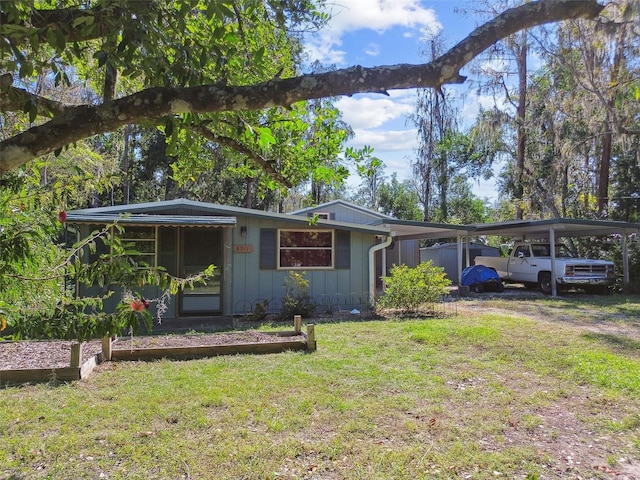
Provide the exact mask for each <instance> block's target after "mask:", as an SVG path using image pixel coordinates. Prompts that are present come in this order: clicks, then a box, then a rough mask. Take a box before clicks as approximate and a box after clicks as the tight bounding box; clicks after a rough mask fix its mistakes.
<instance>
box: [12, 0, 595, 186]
mask: <svg viewBox="0 0 640 480" xmlns="http://www.w3.org/2000/svg"><path fill="white" fill-rule="evenodd" d="M1 5H2V11H1V12H0V15H1V16H2V18H1V22H0V25H1V26H0V34H1V37H2V38H1V41H2V43H3V48H2V49H0V51H1V52H2V54H1V56H0V60H1V61H2V67H1V74H2V75H1V79H0V100H1V101H2V114H3V120H2V121H3V138H2V141H1V142H0V174H3V173H6V172H10V171H12V170H14V169H16V168H18V167H20V166H22V165H24V164H25V163H26V162H28V161H29V160H32V159H34V158H37V157H40V156H43V155H46V154H49V153H53V152H57V151H60V150H61V149H63V148H65V147H67V146H68V145H70V144H73V143H75V142H79V141H81V140H83V139H85V138H88V137H91V136H93V135H96V134H102V133H106V132H111V131H114V130H116V129H118V128H120V127H122V126H124V125H129V124H148V125H156V126H157V125H161V126H164V127H165V133H166V134H167V136H168V137H171V136H172V135H176V134H175V132H176V131H177V129H176V128H175V127H176V123H179V126H180V127H181V128H190V130H189V131H190V132H191V134H190V135H194V136H198V135H199V136H207V135H209V136H210V138H209V139H210V140H212V141H218V142H220V143H224V144H226V145H227V146H228V147H229V148H232V149H236V150H239V151H243V150H244V151H245V152H250V153H251V155H249V158H251V160H252V161H253V162H257V163H259V164H260V166H261V167H262V168H264V169H265V170H269V171H271V172H272V175H273V177H274V179H276V181H280V180H281V179H282V178H283V176H282V171H281V170H282V168H281V165H279V164H278V162H277V161H276V159H273V158H267V157H265V156H264V155H263V154H264V151H265V150H266V148H265V147H267V146H268V145H269V144H272V143H274V142H275V141H276V139H275V137H273V134H272V133H271V129H270V128H269V127H270V123H269V118H270V115H272V114H273V113H274V112H275V111H278V108H277V107H284V108H285V109H287V108H290V107H291V106H292V105H294V104H296V103H297V102H301V101H304V100H310V99H317V98H325V97H333V96H339V95H353V94H355V93H365V92H374V93H380V94H386V93H387V91H388V90H391V89H407V88H415V87H427V88H439V87H441V86H442V85H445V84H449V83H462V82H464V80H465V77H463V76H462V75H461V74H460V70H461V69H462V68H463V67H464V66H465V65H467V64H468V63H469V62H470V61H471V60H472V59H473V58H475V57H476V56H477V55H479V54H480V53H481V52H483V51H484V50H485V49H487V48H488V47H490V46H491V45H493V44H495V43H496V42H497V41H498V40H500V39H502V38H505V37H507V36H509V35H511V34H513V33H515V32H518V31H520V30H522V29H525V28H530V27H533V26H537V25H542V24H546V23H550V22H557V21H561V20H566V19H576V18H587V19H595V18H596V17H597V16H598V14H599V13H600V11H601V10H602V8H603V7H602V6H601V5H599V4H598V3H597V2H596V1H595V0H587V1H585V0H541V1H538V2H528V3H525V4H524V5H522V6H519V7H516V8H513V9H509V10H507V11H505V12H503V13H501V14H500V15H498V16H497V17H496V18H494V19H493V20H491V21H489V22H487V23H486V24H484V25H483V26H481V27H479V28H477V29H476V30H475V31H473V32H471V33H470V35H469V36H468V37H466V38H465V39H464V40H462V41H461V42H460V43H458V44H457V45H456V46H454V47H453V48H451V49H450V50H449V51H447V52H446V53H444V54H443V55H441V56H440V57H438V58H436V59H435V60H433V61H431V62H429V63H427V64H422V65H407V64H402V65H392V66H380V67H374V68H363V67H360V66H355V67H351V68H347V69H342V70H334V71H329V72H323V73H313V74H307V75H300V74H299V73H298V72H297V71H296V68H295V65H296V61H295V60H296V59H297V56H299V55H300V49H301V44H300V42H299V34H300V29H305V28H318V27H319V26H321V25H322V23H323V21H324V20H325V19H326V17H324V15H323V14H322V13H320V10H319V6H320V5H319V3H318V2H314V1H312V0H287V1H276V0H267V1H262V2H252V1H236V2H231V1H230V2H201V1H199V0H173V1H169V2H164V1H163V2H159V1H154V0H147V1H140V2H129V1H127V0H96V1H90V2H82V6H80V3H79V2H73V1H68V2H54V1H52V0H41V1H35V2H33V1H27V0H18V1H16V2H2V4H1ZM58 5H64V8H56V7H57V6H58ZM296 39H297V40H296ZM38 78H41V79H42V78H44V79H46V80H48V82H44V81H43V82H37V83H36V79H38ZM75 81H81V82H84V84H86V85H89V84H92V85H93V90H94V91H96V90H97V88H96V85H100V87H101V90H102V91H101V98H99V99H98V98H95V97H91V96H90V95H87V97H89V98H87V99H83V100H84V101H82V102H79V103H77V102H76V103H72V102H66V101H64V96H63V95H61V90H62V87H63V86H65V85H70V84H72V83H73V82H75ZM61 99H62V100H61ZM239 112H246V116H247V118H248V120H247V119H245V118H244V116H238V115H229V114H231V113H236V114H238V113H239ZM208 115H214V116H213V117H210V116H208ZM276 115H281V114H280V113H277V114H276ZM211 124H214V125H215V127H216V128H214V129H208V130H206V131H205V130H203V128H204V127H207V126H211ZM181 131H182V130H181ZM207 132H209V133H207ZM248 137H252V138H253V140H247V138H248ZM193 138H194V137H189V139H191V141H192V142H193ZM256 139H257V140H256ZM183 140H184V138H183ZM251 141H253V142H254V145H255V142H257V145H258V147H260V148H257V149H254V148H252V147H251V146H250V147H247V145H251ZM185 144H187V145H188V144H189V141H186V142H185Z"/></svg>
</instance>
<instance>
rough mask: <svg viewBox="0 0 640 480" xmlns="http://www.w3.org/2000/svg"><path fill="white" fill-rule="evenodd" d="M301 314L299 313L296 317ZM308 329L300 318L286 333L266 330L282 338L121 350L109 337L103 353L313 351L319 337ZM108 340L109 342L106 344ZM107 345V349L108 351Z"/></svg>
mask: <svg viewBox="0 0 640 480" xmlns="http://www.w3.org/2000/svg"><path fill="white" fill-rule="evenodd" d="M297 317H298V315H296V318H297ZM306 327H307V332H306V333H304V332H302V330H301V323H300V320H299V319H298V320H294V330H293V331H285V332H263V333H265V334H268V335H274V336H277V337H281V338H282V339H283V340H281V341H278V342H268V343H232V344H226V345H203V346H197V347H152V348H150V347H142V348H125V349H118V348H117V341H116V343H115V344H114V343H113V341H110V340H109V339H107V340H103V353H102V356H103V358H105V359H108V358H109V353H107V352H110V359H111V360H112V361H136V360H158V359H161V358H171V359H181V360H185V359H194V358H204V357H216V356H219V355H239V354H264V353H282V352H286V351H289V350H292V351H303V350H308V351H313V350H315V349H316V339H315V330H314V327H315V325H314V324H307V326H306ZM300 335H302V336H303V337H304V340H286V337H292V336H300ZM106 343H110V345H109V346H106ZM105 347H106V351H105Z"/></svg>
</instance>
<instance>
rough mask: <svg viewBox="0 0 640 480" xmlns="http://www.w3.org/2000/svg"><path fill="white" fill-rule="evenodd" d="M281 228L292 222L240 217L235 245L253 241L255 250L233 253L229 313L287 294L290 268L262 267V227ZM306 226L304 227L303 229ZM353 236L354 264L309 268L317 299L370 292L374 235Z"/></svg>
mask: <svg viewBox="0 0 640 480" xmlns="http://www.w3.org/2000/svg"><path fill="white" fill-rule="evenodd" d="M241 226H246V227H247V236H246V237H241V236H240V227H241ZM279 228H292V226H291V224H289V223H286V222H278V221H271V220H264V219H255V218H248V217H238V224H237V226H236V227H235V228H234V229H233V232H232V237H233V242H234V243H233V244H234V245H235V246H245V245H250V246H251V247H252V251H251V252H250V253H233V254H232V255H233V260H232V261H231V262H230V265H232V267H231V268H232V277H233V281H232V284H233V287H232V294H231V299H230V305H227V306H226V307H225V313H226V314H227V315H232V314H242V313H246V312H248V311H250V309H251V308H253V306H255V304H256V303H257V302H261V301H263V300H269V301H270V302H272V305H271V306H272V307H275V306H277V305H279V302H280V301H281V299H282V297H283V296H284V282H285V279H286V278H287V277H288V276H289V272H290V270H277V269H270V268H258V266H259V265H260V232H261V229H276V230H277V229H279ZM294 228H296V227H294ZM304 228H305V227H301V229H304ZM309 228H311V227H309ZM349 236H350V241H351V245H350V268H338V269H330V270H305V272H306V275H305V278H307V279H308V280H309V281H310V285H309V294H310V295H311V296H312V297H313V298H314V299H317V298H320V297H322V296H336V295H338V296H340V295H341V296H343V297H348V296H350V295H352V294H355V295H359V296H362V295H363V294H364V293H367V290H368V282H369V273H368V251H369V248H370V247H371V246H372V245H373V241H374V239H373V235H371V234H366V233H359V232H351V233H350V235H349ZM232 250H233V249H232ZM296 271H297V270H296ZM274 303H275V305H274ZM228 307H231V309H228Z"/></svg>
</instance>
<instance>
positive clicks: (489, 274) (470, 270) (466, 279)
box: [460, 265, 501, 286]
mask: <svg viewBox="0 0 640 480" xmlns="http://www.w3.org/2000/svg"><path fill="white" fill-rule="evenodd" d="M491 281H495V282H501V280H500V277H499V276H498V274H497V273H496V271H495V270H494V269H493V268H489V267H485V266H484V265H474V266H471V267H467V268H465V269H464V270H463V271H462V280H461V282H460V283H461V284H462V285H470V286H471V285H477V284H478V283H485V282H491Z"/></svg>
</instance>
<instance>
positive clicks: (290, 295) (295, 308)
mask: <svg viewBox="0 0 640 480" xmlns="http://www.w3.org/2000/svg"><path fill="white" fill-rule="evenodd" d="M305 275H306V272H295V271H290V272H289V276H288V277H286V278H285V279H284V285H283V286H284V298H283V299H282V313H281V315H280V318H281V319H282V320H290V319H291V318H293V316H294V315H301V316H302V318H308V317H310V316H311V315H313V312H314V311H315V309H316V304H315V302H314V301H313V299H312V298H311V295H309V280H307V279H306V278H305Z"/></svg>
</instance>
